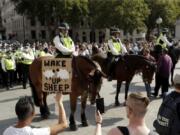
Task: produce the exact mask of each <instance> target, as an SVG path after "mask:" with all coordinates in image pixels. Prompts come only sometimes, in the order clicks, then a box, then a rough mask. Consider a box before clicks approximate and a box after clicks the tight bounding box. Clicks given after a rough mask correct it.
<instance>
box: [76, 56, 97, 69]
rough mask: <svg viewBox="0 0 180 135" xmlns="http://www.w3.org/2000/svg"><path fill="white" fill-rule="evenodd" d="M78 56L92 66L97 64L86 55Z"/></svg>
mask: <svg viewBox="0 0 180 135" xmlns="http://www.w3.org/2000/svg"><path fill="white" fill-rule="evenodd" d="M79 57H80V58H82V59H84V60H86V61H87V62H88V63H89V64H91V65H93V66H94V67H96V68H97V65H96V64H95V63H94V62H93V61H92V60H91V59H89V58H88V57H86V56H79Z"/></svg>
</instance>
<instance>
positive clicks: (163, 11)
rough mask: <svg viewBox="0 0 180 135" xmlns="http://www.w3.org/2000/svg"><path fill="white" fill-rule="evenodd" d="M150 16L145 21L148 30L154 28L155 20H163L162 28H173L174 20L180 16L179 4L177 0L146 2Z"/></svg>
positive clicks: (149, 0)
mask: <svg viewBox="0 0 180 135" xmlns="http://www.w3.org/2000/svg"><path fill="white" fill-rule="evenodd" d="M146 3H147V4H148V7H149V9H150V10H151V12H150V13H151V14H150V15H149V16H148V18H147V20H146V25H147V27H148V30H149V31H151V30H153V29H154V28H155V27H156V25H157V24H156V19H157V18H158V17H161V18H162V19H163V23H162V26H163V27H170V28H171V27H174V24H175V22H176V19H177V18H178V16H179V15H180V2H179V1H178V0H146Z"/></svg>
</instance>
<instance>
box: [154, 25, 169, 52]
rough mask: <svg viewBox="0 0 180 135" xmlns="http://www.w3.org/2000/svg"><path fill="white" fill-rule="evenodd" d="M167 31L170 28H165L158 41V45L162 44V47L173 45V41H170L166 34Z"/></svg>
mask: <svg viewBox="0 0 180 135" xmlns="http://www.w3.org/2000/svg"><path fill="white" fill-rule="evenodd" d="M167 33H168V29H167V28H164V29H163V31H162V33H161V34H160V35H159V37H158V39H157V41H156V45H159V46H161V47H162V49H165V48H168V47H170V46H172V43H170V42H169V41H168V39H167V35H166V34H167Z"/></svg>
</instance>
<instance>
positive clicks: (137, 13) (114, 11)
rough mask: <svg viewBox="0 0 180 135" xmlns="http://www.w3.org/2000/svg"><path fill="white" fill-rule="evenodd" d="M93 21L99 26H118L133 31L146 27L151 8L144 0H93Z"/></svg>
mask: <svg viewBox="0 0 180 135" xmlns="http://www.w3.org/2000/svg"><path fill="white" fill-rule="evenodd" d="M93 4H94V8H93V13H94V14H93V16H92V18H93V23H94V24H95V25H96V26H97V27H111V26H113V25H115V26H118V27H120V28H122V29H124V30H126V31H129V32H132V31H133V30H134V29H135V28H136V29H144V28H145V25H144V21H145V19H146V18H147V17H148V15H149V9H148V6H147V4H146V3H145V2H144V0H108V1H105V0H97V1H95V0H94V1H93V0H92V5H93Z"/></svg>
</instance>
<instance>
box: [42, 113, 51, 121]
mask: <svg viewBox="0 0 180 135" xmlns="http://www.w3.org/2000/svg"><path fill="white" fill-rule="evenodd" d="M48 117H49V115H48V114H45V115H41V118H42V119H43V120H45V119H48Z"/></svg>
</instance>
